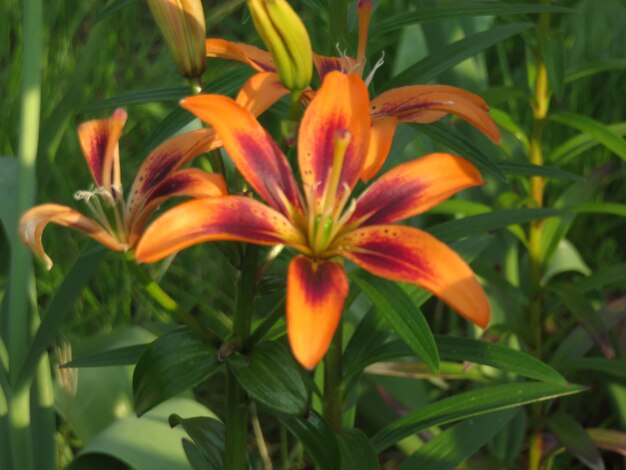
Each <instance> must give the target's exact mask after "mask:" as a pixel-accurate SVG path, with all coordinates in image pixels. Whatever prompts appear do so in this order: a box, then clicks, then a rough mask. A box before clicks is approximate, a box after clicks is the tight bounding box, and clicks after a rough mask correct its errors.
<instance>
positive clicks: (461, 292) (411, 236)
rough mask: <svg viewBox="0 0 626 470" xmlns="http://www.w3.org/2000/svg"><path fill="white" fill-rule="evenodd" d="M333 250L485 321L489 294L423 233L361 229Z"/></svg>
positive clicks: (396, 228) (397, 228) (397, 227)
mask: <svg viewBox="0 0 626 470" xmlns="http://www.w3.org/2000/svg"><path fill="white" fill-rule="evenodd" d="M332 249H334V251H335V252H337V253H338V254H340V255H341V256H344V257H345V258H347V259H349V260H350V261H352V262H353V263H355V264H357V265H359V266H360V267H362V268H363V269H365V270H367V271H369V272H371V273H372V274H375V275H377V276H380V277H383V278H385V279H390V280H392V281H401V282H410V283H412V284H416V285H418V286H420V287H423V288H424V289H426V290H428V291H430V292H432V293H433V294H434V295H436V296H437V297H439V298H440V299H441V300H443V301H444V302H445V303H447V304H448V305H449V306H450V307H452V308H453V309H454V310H455V311H456V312H457V313H459V314H460V315H461V316H463V317H465V318H466V319H468V320H470V321H471V322H473V323H475V324H477V325H479V326H481V327H483V328H484V327H486V326H487V324H488V323H489V303H488V302H487V297H486V296H485V292H484V291H483V289H482V287H481V286H480V284H479V283H478V281H477V280H476V277H475V276H474V273H473V272H472V270H471V269H470V267H469V266H468V265H467V264H466V263H465V261H463V260H462V259H461V257H460V256H459V255H458V254H456V253H455V252H454V251H452V250H451V249H450V248H449V247H448V246H447V245H445V244H444V243H442V242H440V241H439V240H437V239H436V238H435V237H433V236H432V235H430V234H428V233H426V232H423V231H421V230H418V229H416V228H412V227H405V226H401V225H375V226H370V227H363V228H360V229H357V230H355V231H353V232H350V233H348V234H346V235H344V236H343V237H341V238H340V239H339V240H337V241H336V242H335V243H334V244H333V247H332Z"/></svg>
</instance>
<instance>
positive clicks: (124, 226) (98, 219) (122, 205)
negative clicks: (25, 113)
mask: <svg viewBox="0 0 626 470" xmlns="http://www.w3.org/2000/svg"><path fill="white" fill-rule="evenodd" d="M278 85H280V81H279V80H278V78H277V77H275V76H274V74H268V73H262V74H256V75H254V76H253V77H251V78H250V79H249V80H248V82H247V83H246V84H245V85H244V86H243V88H242V89H241V91H240V92H239V95H238V96H237V102H238V103H239V104H240V105H241V106H243V107H244V108H246V109H247V110H248V111H249V112H251V113H252V114H254V115H258V114H260V113H261V112H263V111H264V110H265V109H267V107H269V106H270V105H271V104H272V103H274V102H275V101H276V100H278V99H279V98H280V97H281V96H282V95H284V94H285V93H286V91H284V90H283V89H282V87H280V86H278ZM126 118H127V115H126V112H125V111H124V110H123V109H117V110H115V111H114V112H113V114H112V116H111V117H109V118H106V119H96V120H92V121H88V122H85V123H83V124H82V125H81V126H80V127H79V128H78V137H79V140H80V144H81V147H82V150H83V154H84V156H85V160H86V162H87V165H88V166H89V169H90V170H91V175H92V177H93V181H94V184H95V189H93V190H91V191H78V192H77V193H76V194H75V198H76V199H80V200H84V201H85V203H86V204H87V206H88V207H89V209H90V212H91V214H92V217H87V216H86V215H84V214H82V213H81V212H79V211H77V210H75V209H72V208H71V207H68V206H64V205H60V204H42V205H38V206H35V207H33V208H31V209H30V210H28V211H27V212H26V213H24V215H23V216H22V218H21V220H20V230H19V232H20V237H21V238H22V241H23V242H24V244H26V245H27V246H28V247H29V248H30V249H31V250H32V251H33V252H34V253H35V254H36V255H37V256H38V257H39V258H41V259H42V260H43V261H44V263H45V264H46V267H47V268H48V269H50V268H52V264H53V263H52V260H51V259H50V257H49V256H48V255H47V254H46V252H45V250H44V248H43V243H42V239H41V238H42V234H43V231H44V229H45V227H46V225H47V224H48V223H50V222H52V223H55V224H58V225H63V226H66V227H71V228H74V229H76V230H79V231H81V232H83V233H85V234H86V235H88V236H90V237H91V238H93V239H95V240H96V241H98V242H99V243H101V244H103V245H104V246H106V247H107V248H110V249H112V250H114V251H127V250H129V249H132V248H133V247H135V245H136V244H137V242H138V241H139V238H140V237H141V236H142V233H143V231H144V228H145V226H146V223H147V221H148V219H149V217H150V216H151V215H152V214H153V213H154V211H155V210H156V209H157V208H158V206H159V205H160V204H162V203H163V202H165V201H166V200H168V199H169V198H171V197H173V196H187V197H193V198H201V197H214V196H221V195H223V194H226V193H227V189H226V182H225V181H224V178H223V177H222V176H221V175H218V174H213V173H207V172H204V171H201V170H199V169H195V168H182V167H183V165H185V164H186V163H188V162H189V161H190V160H191V159H193V158H194V157H196V156H198V155H200V154H202V153H205V152H207V151H209V150H212V149H215V148H218V147H221V146H222V141H221V140H220V139H219V137H218V136H217V135H216V134H215V131H214V130H213V129H206V128H205V129H200V130H197V131H193V132H188V133H186V134H183V135H180V136H177V137H174V138H172V139H169V140H168V141H166V142H164V143H163V144H161V145H159V146H158V147H157V148H156V149H154V150H153V151H152V152H151V153H150V154H149V155H148V157H146V159H145V160H144V161H143V163H142V164H141V166H140V167H139V171H138V172H137V176H136V177H135V180H134V182H133V184H132V186H131V189H130V195H129V197H128V200H127V201H124V199H123V195H122V181H121V177H120V160H119V145H118V141H119V138H120V136H121V134H122V130H123V128H124V125H125V123H126ZM166 232H167V231H166ZM162 235H165V236H166V237H167V233H164V234H162Z"/></svg>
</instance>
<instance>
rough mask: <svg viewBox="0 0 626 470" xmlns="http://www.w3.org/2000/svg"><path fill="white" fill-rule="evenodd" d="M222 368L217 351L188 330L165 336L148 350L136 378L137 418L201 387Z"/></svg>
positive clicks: (141, 360)
mask: <svg viewBox="0 0 626 470" xmlns="http://www.w3.org/2000/svg"><path fill="white" fill-rule="evenodd" d="M219 366H220V362H219V361H218V358H217V351H216V350H215V348H214V347H213V346H212V345H211V344H209V343H207V342H206V341H205V340H204V339H202V338H200V337H199V336H198V335H197V334H196V333H195V332H193V331H192V330H190V329H189V328H187V327H180V328H177V329H175V330H174V331H171V332H169V333H166V334H164V335H163V336H161V337H160V338H158V339H157V340H156V341H154V342H153V343H152V344H150V346H148V347H147V348H146V350H145V351H144V352H143V354H142V355H141V357H140V358H139V361H138V362H137V367H136V368H135V372H134V374H133V394H134V397H135V411H136V412H137V416H141V415H143V414H144V413H145V412H147V411H148V410H150V409H152V408H154V407H155V406H156V405H158V404H159V403H161V402H163V401H165V400H167V399H168V398H172V397H174V396H176V395H178V394H179V393H182V392H184V391H185V390H188V389H190V388H191V387H194V386H195V385H198V384H199V383H200V382H202V381H203V380H206V379H207V378H209V377H210V376H211V375H212V374H214V373H215V372H216V371H217V369H218V368H219Z"/></svg>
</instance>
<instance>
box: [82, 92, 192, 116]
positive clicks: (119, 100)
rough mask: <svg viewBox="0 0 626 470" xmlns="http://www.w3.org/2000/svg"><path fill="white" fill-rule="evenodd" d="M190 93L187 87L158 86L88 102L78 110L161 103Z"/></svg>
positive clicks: (86, 111)
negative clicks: (157, 87) (152, 88)
mask: <svg viewBox="0 0 626 470" xmlns="http://www.w3.org/2000/svg"><path fill="white" fill-rule="evenodd" d="M189 94H190V91H189V87H175V88H159V89H156V90H147V91H145V90H141V91H132V92H129V93H124V94H122V95H118V96H114V97H113V98H108V99H106V100H102V101H96V102H95V103H90V104H88V105H87V106H85V107H84V108H82V109H81V110H80V111H81V112H83V113H91V112H94V111H98V110H100V109H110V108H116V107H118V106H128V105H132V104H143V103H162V102H167V101H180V100H181V99H183V98H184V97H185V96H188V95H189Z"/></svg>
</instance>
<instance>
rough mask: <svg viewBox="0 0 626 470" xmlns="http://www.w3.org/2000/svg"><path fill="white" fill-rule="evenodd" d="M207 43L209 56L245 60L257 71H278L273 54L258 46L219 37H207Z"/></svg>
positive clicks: (207, 54) (244, 61)
mask: <svg viewBox="0 0 626 470" xmlns="http://www.w3.org/2000/svg"><path fill="white" fill-rule="evenodd" d="M205 44H206V56H207V57H217V58H220V59H228V60H236V61H238V62H243V63H244V64H248V65H249V66H250V67H252V68H253V69H254V70H256V71H257V72H275V71H276V67H275V66H274V62H273V60H272V56H271V54H270V53H269V52H267V51H264V50H263V49H259V48H258V47H255V46H250V45H248V44H243V43H239V42H231V41H226V40H225V39H218V38H210V39H207V40H206V43H205Z"/></svg>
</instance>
